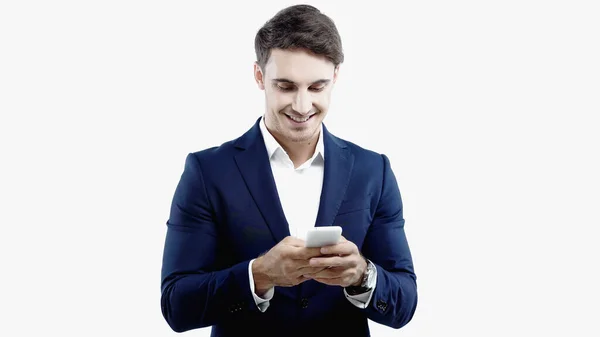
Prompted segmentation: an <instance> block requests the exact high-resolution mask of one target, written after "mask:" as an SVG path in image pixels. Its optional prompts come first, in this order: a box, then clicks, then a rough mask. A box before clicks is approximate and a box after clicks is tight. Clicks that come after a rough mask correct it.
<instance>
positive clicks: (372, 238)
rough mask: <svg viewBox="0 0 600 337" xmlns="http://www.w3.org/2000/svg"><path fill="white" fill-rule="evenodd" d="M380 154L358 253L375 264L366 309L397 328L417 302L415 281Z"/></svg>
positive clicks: (394, 189) (391, 179)
mask: <svg viewBox="0 0 600 337" xmlns="http://www.w3.org/2000/svg"><path fill="white" fill-rule="evenodd" d="M382 158H383V168H384V172H383V187H382V191H381V196H380V199H379V202H378V205H377V208H376V210H375V216H374V218H373V222H372V223H371V226H370V227H369V230H368V232H367V235H366V237H365V242H364V244H363V248H362V253H363V254H364V256H365V257H367V258H368V259H370V260H371V261H372V262H373V263H374V264H375V266H376V267H377V285H376V287H375V292H374V294H373V297H372V298H371V302H370V304H369V307H368V308H367V309H366V311H367V316H368V317H369V318H370V319H371V320H373V321H375V322H378V323H380V324H383V325H386V326H389V327H393V328H396V329H398V328H401V327H402V326H404V325H406V324H407V323H408V322H409V321H410V320H411V319H412V317H413V315H414V312H415V310H416V306H417V284H416V275H415V273H414V269H413V262H412V257H411V253H410V249H409V247H408V242H407V240H406V236H405V233H404V218H403V215H402V200H401V197H400V191H399V189H398V184H397V182H396V178H395V176H394V173H393V172H392V169H391V166H390V162H389V159H388V158H387V157H386V156H385V155H382Z"/></svg>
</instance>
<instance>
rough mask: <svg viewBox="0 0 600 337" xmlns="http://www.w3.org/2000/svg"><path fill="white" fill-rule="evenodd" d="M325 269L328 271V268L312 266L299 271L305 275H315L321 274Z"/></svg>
mask: <svg viewBox="0 0 600 337" xmlns="http://www.w3.org/2000/svg"><path fill="white" fill-rule="evenodd" d="M325 269H328V268H327V267H310V266H306V267H302V268H300V269H298V272H299V273H301V274H304V275H315V274H316V273H318V272H321V271H323V270H325Z"/></svg>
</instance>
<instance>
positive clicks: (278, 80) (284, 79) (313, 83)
mask: <svg viewBox="0 0 600 337" xmlns="http://www.w3.org/2000/svg"><path fill="white" fill-rule="evenodd" d="M272 81H273V82H277V83H289V84H296V82H294V81H291V80H288V79H287V78H275V79H273V80H272ZM329 82H331V80H329V79H320V80H317V81H314V82H312V83H311V84H310V86H312V85H315V84H327V83H329Z"/></svg>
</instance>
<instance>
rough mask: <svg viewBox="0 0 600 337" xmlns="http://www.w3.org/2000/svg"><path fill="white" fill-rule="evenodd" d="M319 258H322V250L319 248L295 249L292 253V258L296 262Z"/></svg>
mask: <svg viewBox="0 0 600 337" xmlns="http://www.w3.org/2000/svg"><path fill="white" fill-rule="evenodd" d="M317 256H321V248H319V247H310V248H307V247H294V248H293V250H292V251H291V252H290V257H291V258H292V259H295V260H308V259H310V258H312V257H317Z"/></svg>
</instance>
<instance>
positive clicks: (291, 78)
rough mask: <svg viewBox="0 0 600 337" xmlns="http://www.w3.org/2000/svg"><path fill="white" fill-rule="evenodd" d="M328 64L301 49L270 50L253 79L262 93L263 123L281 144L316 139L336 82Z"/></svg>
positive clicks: (322, 58)
mask: <svg viewBox="0 0 600 337" xmlns="http://www.w3.org/2000/svg"><path fill="white" fill-rule="evenodd" d="M337 70H338V69H336V68H335V66H334V65H333V63H331V61H329V60H327V59H326V58H324V57H321V56H316V55H314V54H310V53H308V52H306V51H302V50H293V51H292V50H282V49H273V50H272V51H271V56H270V57H269V61H268V62H267V65H266V66H265V69H264V71H262V70H261V69H260V68H259V67H258V66H257V65H256V64H255V66H254V75H255V79H256V81H257V83H258V85H259V88H260V89H263V90H264V91H265V101H266V113H265V123H266V125H267V128H268V129H269V130H270V131H271V133H273V134H274V136H275V138H276V139H278V140H279V141H284V142H309V143H310V142H311V141H312V140H314V139H316V137H317V136H318V133H319V130H320V126H321V122H322V121H323V119H324V118H325V115H326V114H327V110H328V108H329V101H330V98H331V91H332V89H333V85H334V83H335V81H336V79H337Z"/></svg>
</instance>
